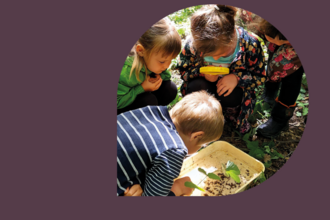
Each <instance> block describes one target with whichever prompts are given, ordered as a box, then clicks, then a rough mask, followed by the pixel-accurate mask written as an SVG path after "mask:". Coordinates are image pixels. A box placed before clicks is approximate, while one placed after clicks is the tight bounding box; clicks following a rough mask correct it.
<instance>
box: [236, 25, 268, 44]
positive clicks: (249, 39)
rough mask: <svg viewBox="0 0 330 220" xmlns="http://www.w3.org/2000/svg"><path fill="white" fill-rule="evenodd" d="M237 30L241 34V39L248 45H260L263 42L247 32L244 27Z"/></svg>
mask: <svg viewBox="0 0 330 220" xmlns="http://www.w3.org/2000/svg"><path fill="white" fill-rule="evenodd" d="M237 30H238V32H239V38H240V40H241V42H243V43H248V44H250V45H256V44H258V45H259V44H260V42H261V41H263V40H262V39H261V37H259V36H258V35H256V34H255V33H253V32H251V31H247V30H245V29H244V28H242V27H238V28H237Z"/></svg>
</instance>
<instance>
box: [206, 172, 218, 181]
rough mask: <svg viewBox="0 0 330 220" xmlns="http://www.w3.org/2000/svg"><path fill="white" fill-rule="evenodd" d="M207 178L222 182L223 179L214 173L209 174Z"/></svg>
mask: <svg viewBox="0 0 330 220" xmlns="http://www.w3.org/2000/svg"><path fill="white" fill-rule="evenodd" d="M207 176H208V177H210V178H211V179H214V180H221V178H220V177H219V176H218V175H216V174H214V173H208V174H207Z"/></svg>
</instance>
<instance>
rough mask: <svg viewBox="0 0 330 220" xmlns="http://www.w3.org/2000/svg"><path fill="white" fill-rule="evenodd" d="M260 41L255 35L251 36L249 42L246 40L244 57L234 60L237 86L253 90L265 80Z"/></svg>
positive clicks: (263, 57)
mask: <svg viewBox="0 0 330 220" xmlns="http://www.w3.org/2000/svg"><path fill="white" fill-rule="evenodd" d="M260 41H261V39H258V37H257V36H256V35H255V36H254V37H251V38H250V42H246V43H247V44H246V47H245V53H244V54H243V55H242V56H243V57H244V58H243V59H240V60H239V61H237V62H236V66H235V75H236V76H237V79H238V84H237V86H239V87H243V88H245V89H247V90H251V89H253V90H254V88H255V87H256V86H260V85H262V84H263V83H264V82H265V81H266V71H265V56H264V52H263V49H262V47H261V42H260ZM243 47H244V46H243ZM243 62H245V63H243Z"/></svg>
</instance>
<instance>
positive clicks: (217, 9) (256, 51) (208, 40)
mask: <svg viewBox="0 0 330 220" xmlns="http://www.w3.org/2000/svg"><path fill="white" fill-rule="evenodd" d="M236 11H237V9H236V8H235V7H232V6H225V5H208V6H204V7H203V8H201V9H200V10H198V11H197V12H195V13H194V15H193V16H192V17H191V32H192V39H191V38H190V39H188V40H187V42H186V45H185V46H184V48H183V49H182V52H181V54H180V58H179V62H178V65H177V70H179V72H180V73H181V78H182V79H183V80H184V82H183V84H182V86H181V93H182V95H183V96H184V95H186V94H188V93H191V92H194V91H199V90H207V91H208V92H209V93H211V94H214V95H215V97H216V98H217V99H218V100H219V101H220V103H221V105H222V107H223V113H224V116H225V118H226V120H227V121H230V122H231V123H232V124H233V125H234V127H235V128H236V129H237V130H238V131H239V132H240V133H242V134H244V133H246V132H248V131H249V129H250V124H249V122H248V117H249V115H250V114H251V113H252V112H253V109H254V105H255V102H256V95H255V91H254V90H255V88H256V87H257V86H260V85H262V84H263V83H264V82H265V80H266V78H265V77H266V71H265V63H264V62H265V57H264V54H263V50H262V48H261V45H260V41H259V39H260V38H259V37H257V35H255V34H253V33H250V32H247V31H245V30H244V29H243V28H241V27H236V26H235V20H234V17H235V15H236ZM202 66H220V67H228V68H229V69H230V74H228V75H225V76H213V75H204V74H201V73H200V71H199V68H200V67H202Z"/></svg>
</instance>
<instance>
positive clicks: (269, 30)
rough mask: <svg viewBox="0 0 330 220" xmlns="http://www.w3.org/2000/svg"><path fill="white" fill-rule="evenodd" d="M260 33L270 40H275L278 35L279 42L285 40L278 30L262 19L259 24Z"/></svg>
mask: <svg viewBox="0 0 330 220" xmlns="http://www.w3.org/2000/svg"><path fill="white" fill-rule="evenodd" d="M260 31H261V32H262V33H263V34H265V35H267V36H269V37H271V38H275V37H276V36H277V35H278V39H279V40H287V39H286V37H285V36H284V35H283V34H282V33H281V32H280V31H279V30H277V28H276V27H274V26H273V25H272V24H271V23H269V22H268V21H266V20H265V19H262V20H261V22H260Z"/></svg>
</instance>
